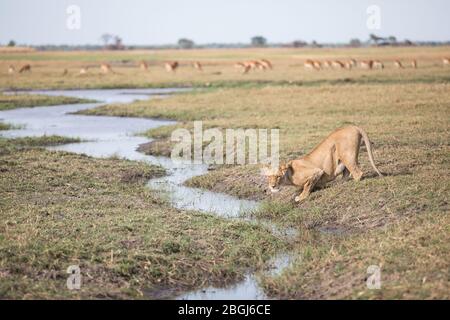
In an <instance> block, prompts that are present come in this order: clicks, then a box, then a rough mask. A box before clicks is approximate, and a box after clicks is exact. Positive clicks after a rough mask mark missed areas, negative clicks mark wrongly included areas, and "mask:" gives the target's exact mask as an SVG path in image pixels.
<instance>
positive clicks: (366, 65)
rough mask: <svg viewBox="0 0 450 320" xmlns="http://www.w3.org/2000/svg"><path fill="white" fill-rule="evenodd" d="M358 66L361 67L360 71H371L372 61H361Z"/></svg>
mask: <svg viewBox="0 0 450 320" xmlns="http://www.w3.org/2000/svg"><path fill="white" fill-rule="evenodd" d="M359 65H360V66H361V68H362V69H372V68H373V61H372V60H366V61H361V62H360V63H359Z"/></svg>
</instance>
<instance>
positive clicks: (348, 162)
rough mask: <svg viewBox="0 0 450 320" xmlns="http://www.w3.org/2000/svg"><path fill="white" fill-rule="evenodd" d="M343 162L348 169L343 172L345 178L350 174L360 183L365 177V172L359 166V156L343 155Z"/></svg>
mask: <svg viewBox="0 0 450 320" xmlns="http://www.w3.org/2000/svg"><path fill="white" fill-rule="evenodd" d="M341 161H342V163H343V164H344V165H345V169H346V170H344V171H343V172H342V173H343V176H344V177H348V173H350V174H351V175H352V177H353V179H355V181H360V180H361V178H362V176H363V172H362V171H361V169H360V168H359V165H358V154H357V153H356V154H353V155H349V154H343V155H341ZM345 171H347V172H345Z"/></svg>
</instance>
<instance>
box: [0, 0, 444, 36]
mask: <svg viewBox="0 0 450 320" xmlns="http://www.w3.org/2000/svg"><path fill="white" fill-rule="evenodd" d="M70 5H77V6H79V8H80V10H81V15H80V17H81V20H80V22H81V25H80V29H75V30H70V29H69V28H68V27H67V26H66V25H67V19H68V14H67V13H66V10H67V7H69V6H70ZM370 5H378V6H379V8H380V9H381V29H379V30H370V29H369V28H368V27H367V23H366V22H367V19H368V14H367V12H366V10H367V8H368V7H369V6H370ZM105 32H108V33H112V34H117V35H119V36H120V37H122V38H123V39H124V43H125V44H170V43H175V42H176V41H177V40H178V39H179V38H182V37H187V38H190V39H193V40H194V41H195V42H196V43H199V44H202V43H210V42H224V43H230V42H242V43H248V42H249V39H250V37H252V36H254V35H263V36H265V37H266V38H267V39H268V40H269V41H270V42H290V41H292V40H296V39H302V40H306V41H312V40H317V41H319V42H344V41H345V42H347V41H348V40H349V39H351V38H360V39H363V40H366V39H367V38H368V35H369V34H370V33H375V34H379V35H383V36H388V35H395V36H396V37H397V38H398V39H405V38H407V39H411V40H445V41H448V40H450V1H448V0H371V1H367V0H341V1H336V0H308V1H306V0H222V1H218V0H184V1H183V0H163V1H158V0H0V43H3V44H4V43H5V42H7V41H9V40H10V39H14V40H16V42H18V43H26V44H99V43H100V40H99V38H100V35H101V34H103V33H105Z"/></svg>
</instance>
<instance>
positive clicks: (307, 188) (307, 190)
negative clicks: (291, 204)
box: [295, 169, 324, 202]
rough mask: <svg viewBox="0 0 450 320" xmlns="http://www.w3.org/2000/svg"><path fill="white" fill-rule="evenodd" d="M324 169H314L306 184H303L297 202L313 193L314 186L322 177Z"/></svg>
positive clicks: (296, 198)
mask: <svg viewBox="0 0 450 320" xmlns="http://www.w3.org/2000/svg"><path fill="white" fill-rule="evenodd" d="M323 174H324V171H323V170H322V169H312V170H311V175H310V176H309V177H308V178H307V180H306V183H305V185H304V186H303V191H302V193H300V195H299V196H297V197H295V202H302V201H304V200H305V199H306V198H308V196H309V195H310V194H311V192H312V191H313V189H314V186H315V185H316V184H317V182H318V181H319V180H320V178H322V176H323Z"/></svg>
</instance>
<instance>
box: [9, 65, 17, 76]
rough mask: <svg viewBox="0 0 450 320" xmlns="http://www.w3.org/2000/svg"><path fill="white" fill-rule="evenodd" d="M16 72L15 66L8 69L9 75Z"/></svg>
mask: <svg viewBox="0 0 450 320" xmlns="http://www.w3.org/2000/svg"><path fill="white" fill-rule="evenodd" d="M15 72H16V68H14V66H9V67H8V73H9V74H13V73H15Z"/></svg>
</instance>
